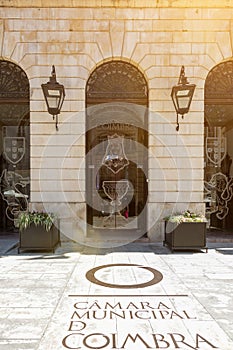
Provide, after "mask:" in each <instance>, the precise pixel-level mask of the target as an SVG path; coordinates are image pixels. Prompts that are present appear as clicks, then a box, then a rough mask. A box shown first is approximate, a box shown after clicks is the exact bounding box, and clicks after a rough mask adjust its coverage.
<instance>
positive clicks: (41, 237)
mask: <svg viewBox="0 0 233 350" xmlns="http://www.w3.org/2000/svg"><path fill="white" fill-rule="evenodd" d="M19 238H20V239H19V248H18V253H20V251H21V250H37V251H39V250H40V251H41V250H48V251H52V252H53V253H54V251H55V248H56V246H57V245H58V244H59V245H60V231H59V229H58V228H57V227H56V226H55V225H53V226H52V227H51V229H50V230H49V231H46V230H45V228H44V227H43V226H40V225H39V226H35V225H34V224H32V225H30V227H28V228H27V229H26V230H23V231H20V232H19Z"/></svg>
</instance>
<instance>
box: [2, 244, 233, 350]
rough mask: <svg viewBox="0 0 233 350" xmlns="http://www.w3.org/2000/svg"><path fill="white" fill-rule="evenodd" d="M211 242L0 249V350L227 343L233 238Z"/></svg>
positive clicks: (231, 334) (231, 325)
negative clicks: (186, 246) (193, 247)
mask: <svg viewBox="0 0 233 350" xmlns="http://www.w3.org/2000/svg"><path fill="white" fill-rule="evenodd" d="M13 246H14V245H13ZM209 246H210V249H209V252H208V253H204V252H200V251H196V252H194V251H191V252H176V253H173V254H172V253H171V252H170V251H169V250H168V249H167V248H166V247H163V246H162V245H160V244H152V243H151V244H148V243H131V244H128V245H125V246H122V247H118V248H112V249H94V248H90V247H85V246H80V245H78V244H77V243H73V242H62V245H61V247H59V248H58V249H57V250H56V252H55V254H50V253H30V252H24V253H22V254H17V249H16V248H13V249H12V250H10V251H8V252H7V253H6V252H5V253H4V252H3V248H2V250H1V256H0V271H1V281H0V292H1V293H0V311H1V312H0V318H1V321H0V334H1V335H0V349H1V350H21V349H27V350H29V349H30V350H65V349H82V350H87V349H126V350H144V349H169V350H173V349H201V350H202V349H214V348H217V349H221V350H232V349H233V259H232V254H233V244H232V243H229V244H228V245H226V244H224V245H223V246H222V248H221V245H220V244H214V243H211V244H209ZM216 247H218V249H215V248H216Z"/></svg>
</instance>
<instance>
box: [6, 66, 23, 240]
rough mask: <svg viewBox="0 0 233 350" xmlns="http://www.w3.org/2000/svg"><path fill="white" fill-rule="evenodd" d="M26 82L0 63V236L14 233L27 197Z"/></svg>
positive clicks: (14, 68)
mask: <svg viewBox="0 0 233 350" xmlns="http://www.w3.org/2000/svg"><path fill="white" fill-rule="evenodd" d="M29 123H30V121H29V81H28V78H27V76H26V74H25V72H24V71H23V70H22V69H21V68H20V67H19V66H17V65H16V64H14V63H12V62H9V61H6V60H0V215H1V222H0V232H1V233H4V234H5V233H7V232H10V231H13V230H14V229H15V219H16V218H17V215H18V213H19V211H22V210H26V209H27V206H28V200H29V193H30V188H29V186H30V181H29V176H30V133H29Z"/></svg>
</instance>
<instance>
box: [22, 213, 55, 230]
mask: <svg viewBox="0 0 233 350" xmlns="http://www.w3.org/2000/svg"><path fill="white" fill-rule="evenodd" d="M54 220H55V216H54V215H53V214H51V213H44V212H36V211H33V212H22V213H20V214H19V217H18V219H17V225H18V227H19V230H20V231H23V230H26V229H27V228H28V227H29V226H30V225H31V224H34V225H35V226H39V225H41V226H43V227H44V228H45V230H46V231H49V230H50V229H51V227H52V225H53V223H54Z"/></svg>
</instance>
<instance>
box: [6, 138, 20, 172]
mask: <svg viewBox="0 0 233 350" xmlns="http://www.w3.org/2000/svg"><path fill="white" fill-rule="evenodd" d="M3 154H4V157H5V159H6V160H7V161H8V162H10V163H11V164H14V165H15V164H17V163H19V162H20V161H21V160H22V159H23V157H24V154H25V137H4V140H3Z"/></svg>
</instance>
